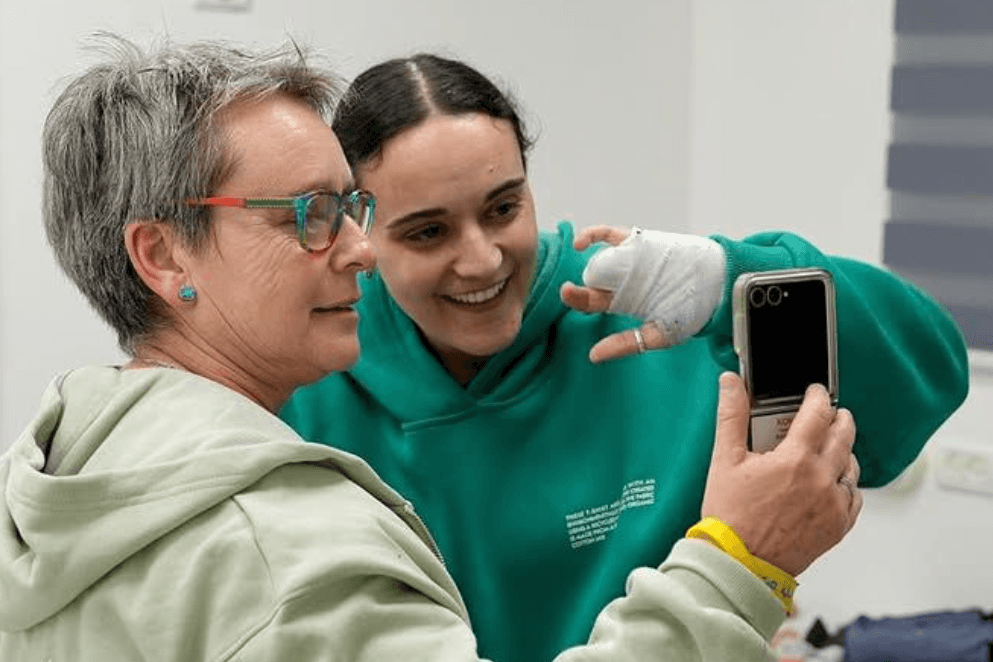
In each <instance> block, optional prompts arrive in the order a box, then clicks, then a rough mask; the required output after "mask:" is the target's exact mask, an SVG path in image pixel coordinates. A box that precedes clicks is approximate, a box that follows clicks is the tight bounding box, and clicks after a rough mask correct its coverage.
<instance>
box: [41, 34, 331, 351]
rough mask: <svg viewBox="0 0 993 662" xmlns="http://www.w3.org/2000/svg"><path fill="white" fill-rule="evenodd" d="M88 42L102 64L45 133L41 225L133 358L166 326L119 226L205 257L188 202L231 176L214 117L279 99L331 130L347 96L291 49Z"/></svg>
mask: <svg viewBox="0 0 993 662" xmlns="http://www.w3.org/2000/svg"><path fill="white" fill-rule="evenodd" d="M95 39H96V42H97V45H98V50H99V51H100V52H101V53H102V55H103V56H104V57H103V61H102V63H100V64H98V65H96V66H94V67H92V68H91V69H89V70H87V71H86V72H85V73H83V74H82V75H80V76H79V77H77V78H74V79H73V80H72V81H71V82H70V83H69V84H68V85H67V86H66V88H65V90H64V91H63V92H62V94H61V95H60V96H59V98H58V99H57V100H56V102H55V104H54V106H53V107H52V110H51V111H50V113H49V115H48V118H47V120H46V122H45V129H44V134H43V158H44V183H43V216H44V220H45V230H46V232H47V234H48V241H49V243H50V244H51V245H52V248H53V250H54V251H55V255H56V258H57V259H58V262H59V264H60V265H61V267H62V269H63V270H64V271H65V272H66V274H67V275H68V276H69V278H71V279H72V281H73V282H74V283H75V284H76V286H77V287H79V289H80V290H81V291H82V293H83V294H84V295H85V296H86V298H87V299H88V300H89V301H90V304H91V305H93V307H94V308H96V310H97V312H98V313H99V314H100V316H101V317H103V318H104V319H105V320H106V321H107V322H108V323H109V324H110V325H111V326H112V327H113V328H114V330H115V331H116V332H117V336H118V343H119V344H120V346H121V348H122V349H123V350H124V351H125V352H127V353H128V354H134V350H135V346H136V344H138V343H140V342H141V340H142V339H143V338H147V337H148V336H150V335H151V334H153V333H154V332H155V331H156V330H158V329H161V328H162V327H163V326H165V325H167V324H168V323H169V317H168V315H167V310H168V308H167V307H166V306H164V305H163V303H162V302H161V300H159V299H158V297H156V295H155V294H154V293H153V292H152V291H151V290H150V289H149V288H148V287H147V286H146V285H145V284H144V283H143V282H142V281H141V279H140V278H139V277H138V274H137V273H136V272H135V270H134V268H133V267H132V265H131V262H130V260H129V258H128V254H127V251H126V249H125V245H124V228H125V226H126V225H127V224H128V223H130V222H132V221H136V220H142V219H147V220H157V221H164V222H168V223H170V224H172V225H173V226H174V227H175V228H176V230H177V234H178V235H179V237H180V238H181V241H183V242H184V243H185V244H186V245H187V246H188V247H189V248H190V249H191V250H195V251H199V250H202V249H203V247H204V246H205V245H206V243H207V241H208V237H209V234H210V232H209V230H210V214H209V211H208V210H206V209H204V208H201V207H192V206H190V205H187V204H185V201H186V200H188V199H190V198H201V197H207V196H209V195H210V194H211V192H212V191H213V190H214V189H215V188H216V187H217V186H218V185H220V184H222V183H223V181H224V180H225V178H226V176H227V175H228V174H229V173H230V169H231V167H232V165H233V163H232V160H231V158H232V157H231V156H230V155H228V154H227V150H225V148H224V147H225V145H224V136H223V135H222V134H221V130H220V128H219V127H220V123H219V122H218V121H217V120H218V115H219V114H220V113H221V112H222V111H223V110H225V109H226V108H228V107H230V106H231V105H233V104H235V103H238V102H241V101H246V100H250V99H258V98H262V97H265V96H267V95H271V94H274V93H284V94H288V95H290V96H292V97H294V98H297V99H299V100H301V101H303V102H304V103H306V104H307V105H308V106H309V107H311V108H313V109H314V110H315V111H316V112H317V113H318V114H320V115H321V116H322V117H323V118H324V119H325V121H326V122H329V123H330V117H331V114H332V113H333V111H334V106H335V104H336V103H337V101H338V99H340V97H341V91H342V89H343V87H344V85H343V83H342V80H341V79H340V78H339V77H338V76H337V75H336V74H334V73H332V72H331V71H330V70H328V69H326V68H321V67H319V66H316V65H314V64H313V63H312V62H308V59H312V58H311V57H310V56H307V55H305V53H304V51H303V50H302V49H301V48H300V47H299V46H297V44H295V43H293V42H290V43H288V44H285V45H283V46H280V47H277V48H275V49H270V50H256V51H250V50H246V49H242V48H237V47H233V46H230V45H227V44H224V43H220V42H198V43H192V44H187V45H177V44H174V43H171V42H168V41H164V42H162V43H161V44H158V45H155V46H152V47H150V48H149V49H147V50H145V49H142V48H141V47H139V46H138V45H136V44H134V43H132V42H130V41H128V40H126V39H124V38H122V37H119V36H116V35H112V34H108V33H101V34H98V35H96V37H95Z"/></svg>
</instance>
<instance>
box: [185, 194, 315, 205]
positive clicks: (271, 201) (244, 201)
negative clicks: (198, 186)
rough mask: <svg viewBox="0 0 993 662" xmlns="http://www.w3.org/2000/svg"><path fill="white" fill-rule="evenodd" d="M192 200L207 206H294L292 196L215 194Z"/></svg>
mask: <svg viewBox="0 0 993 662" xmlns="http://www.w3.org/2000/svg"><path fill="white" fill-rule="evenodd" d="M193 202H195V203H197V204H201V205H206V206H208V207H276V208H283V207H290V208H292V207H294V206H295V200H294V198H235V197H231V196H226V195H222V196H217V197H213V198H203V199H201V200H194V201H193Z"/></svg>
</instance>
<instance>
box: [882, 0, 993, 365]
mask: <svg viewBox="0 0 993 662" xmlns="http://www.w3.org/2000/svg"><path fill="white" fill-rule="evenodd" d="M895 30H896V53H895V62H894V67H893V76H892V85H891V95H890V108H891V111H892V113H893V134H892V142H891V145H890V147H889V154H888V160H887V174H886V180H887V186H888V188H889V192H890V209H891V211H890V218H889V220H888V221H887V222H886V224H885V226H884V236H883V262H884V263H885V264H886V265H887V266H888V267H890V268H891V269H893V270H894V271H896V272H897V273H899V274H901V275H903V276H904V277H905V278H907V279H908V280H910V281H912V282H914V283H916V284H918V285H919V286H921V287H922V288H924V289H925V290H927V291H928V292H930V293H931V294H933V295H934V296H935V297H936V298H937V299H938V300H939V301H940V302H941V303H942V304H944V305H945V307H946V308H948V310H949V311H950V312H951V314H952V315H953V316H954V317H955V319H956V321H957V322H958V323H959V325H960V326H961V327H962V330H963V332H964V333H965V336H966V340H967V341H968V343H969V346H970V347H974V348H978V349H993V0H897V2H896V13H895Z"/></svg>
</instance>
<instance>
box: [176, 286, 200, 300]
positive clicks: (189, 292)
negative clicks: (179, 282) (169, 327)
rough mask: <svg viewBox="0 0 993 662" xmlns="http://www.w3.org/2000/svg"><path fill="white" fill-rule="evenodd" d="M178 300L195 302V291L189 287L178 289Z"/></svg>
mask: <svg viewBox="0 0 993 662" xmlns="http://www.w3.org/2000/svg"><path fill="white" fill-rule="evenodd" d="M179 300H180V301H186V302H190V301H196V300H197V291H196V290H195V289H194V288H193V287H192V286H191V285H183V286H182V287H181V288H179Z"/></svg>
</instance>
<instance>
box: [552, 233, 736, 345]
mask: <svg viewBox="0 0 993 662" xmlns="http://www.w3.org/2000/svg"><path fill="white" fill-rule="evenodd" d="M595 242H606V243H609V244H611V246H610V247H608V248H605V249H603V250H602V251H600V252H599V253H597V254H596V255H594V256H593V258H592V259H591V260H590V262H589V264H587V266H586V270H585V271H584V272H583V282H584V286H578V285H575V284H573V283H565V284H564V285H563V286H562V290H561V297H562V300H563V301H564V302H565V303H566V304H567V305H569V306H571V307H572V308H575V309H576V310H581V311H583V312H604V311H607V312H611V313H618V314H625V315H631V316H633V317H637V318H639V319H642V320H645V324H643V325H642V326H641V327H639V328H636V329H630V330H627V331H622V332H619V333H615V334H612V335H610V336H607V337H606V338H603V339H601V340H600V341H599V342H598V343H597V344H596V345H594V346H593V348H592V349H591V350H590V360H591V361H593V362H594V363H599V362H602V361H608V360H611V359H616V358H620V357H622V356H627V355H629V354H634V353H638V352H643V351H646V350H649V349H659V348H664V347H671V346H672V345H678V344H680V343H682V342H685V341H686V340H688V339H689V338H691V337H692V336H693V335H695V334H696V333H698V332H699V331H700V330H701V329H702V328H703V327H704V326H705V325H706V324H707V322H708V321H709V320H710V317H711V316H712V315H713V313H714V310H715V309H716V308H717V305H718V304H719V303H720V300H721V296H722V295H723V293H724V281H725V278H726V259H725V256H724V249H723V248H722V247H721V245H720V244H718V243H717V242H716V241H714V240H712V239H709V238H706V237H699V236H695V235H688V234H676V233H671V232H660V231H657V230H641V229H639V228H634V229H633V230H632V231H630V232H629V231H628V230H623V229H620V228H612V227H606V226H599V227H593V228H587V229H586V230H583V231H582V232H580V233H579V234H578V235H577V236H576V239H575V242H574V245H575V247H576V249H577V250H585V249H586V248H587V247H589V246H590V245H591V244H593V243H595Z"/></svg>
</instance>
